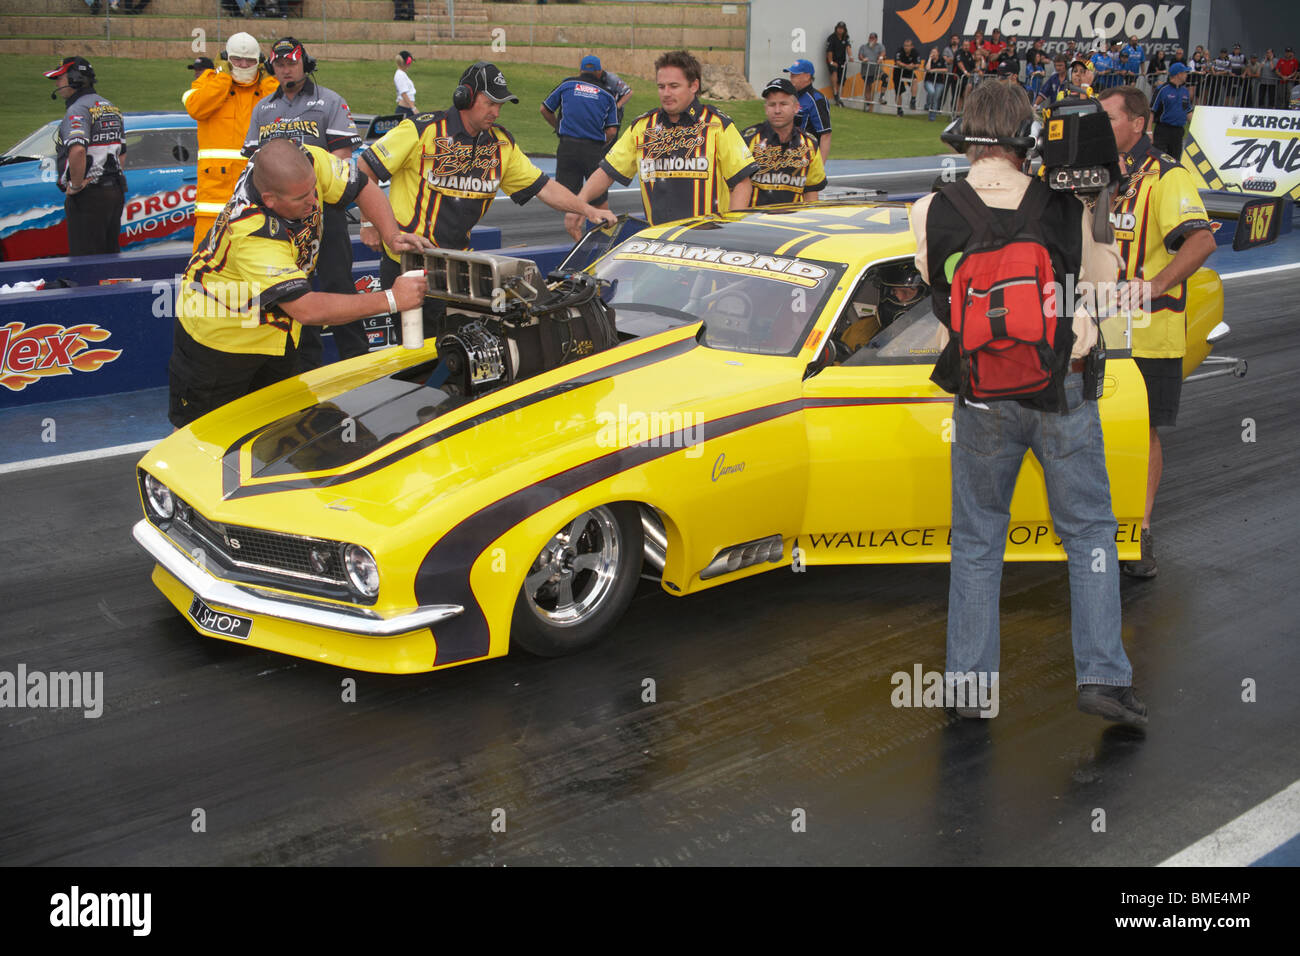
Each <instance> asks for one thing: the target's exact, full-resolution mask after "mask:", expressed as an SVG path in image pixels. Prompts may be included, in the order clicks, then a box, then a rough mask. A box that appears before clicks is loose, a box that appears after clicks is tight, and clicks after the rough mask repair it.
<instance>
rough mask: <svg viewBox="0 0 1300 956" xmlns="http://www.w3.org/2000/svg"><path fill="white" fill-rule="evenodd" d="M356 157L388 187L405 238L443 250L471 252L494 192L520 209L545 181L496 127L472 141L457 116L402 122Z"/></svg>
mask: <svg viewBox="0 0 1300 956" xmlns="http://www.w3.org/2000/svg"><path fill="white" fill-rule="evenodd" d="M361 158H362V159H363V160H365V161H366V163H368V164H369V166H370V168H371V169H373V170H374V171H375V174H376V175H377V176H379V178H380V179H385V178H387V179H389V180H391V182H390V185H389V187H388V201H389V202H390V203H392V206H393V214H394V215H395V216H396V217H397V223H398V225H399V226H401V228H402V231H403V232H414V233H419V234H420V235H422V236H425V237H426V238H428V239H429V240H430V241H432V242H433V244H434V245H435V246H439V247H441V248H443V249H468V248H469V231H470V229H472V228H473V227H474V225H475V223H477V222H478V221H479V220H480V219H482V218H483V214H484V213H486V212H487V210H488V206H490V205H492V200H493V199H494V198H495V197H496V194H497V190H498V189H502V190H504V191H505V193H506V195H508V196H509V197H510V198H511V199H513V200H514V201H515V202H517V203H519V204H520V205H521V206H522V205H523V204H524V203H526V202H528V200H530V199H532V198H533V197H534V196H536V195H537V194H538V193H539V192H540V191H541V189H542V187H543V186H545V185H546V184H547V183H548V182H549V181H550V177H549V176H547V175H546V174H545V173H544V172H542V171H541V170H540V169H538V168H537V167H536V166H534V165H533V164H532V161H531V160H529V158H528V157H527V156H525V155H524V151H523V150H522V149H520V148H519V147H518V146H517V145H516V144H515V138H514V137H513V136H511V135H510V134H509V133H508V132H507V131H506V130H505V129H503V128H502V127H500V126H497V125H495V124H493V126H492V127H491V128H490V129H486V130H484V131H483V132H481V133H479V134H478V136H471V135H470V134H469V133H468V132H466V130H465V127H464V125H463V124H462V123H461V121H460V111H459V110H454V109H452V110H447V111H446V112H438V113H421V114H420V115H419V116H416V117H415V118H413V119H405V120H402V122H400V123H398V124H397V126H395V127H394V128H393V129H392V130H390V131H389V132H388V133H387V134H385V135H384V136H383V137H382V138H381V139H380V140H378V141H377V142H375V143H374V144H373V145H371V146H370V147H369V148H368V149H366V150H365V151H364V152H362V154H361ZM388 254H389V256H391V257H392V258H394V259H399V258H400V257H399V255H397V254H395V253H394V252H393V251H392V250H391V249H389V250H388Z"/></svg>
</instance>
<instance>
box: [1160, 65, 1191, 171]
mask: <svg viewBox="0 0 1300 956" xmlns="http://www.w3.org/2000/svg"><path fill="white" fill-rule="evenodd" d="M1191 109H1192V91H1191V90H1189V89H1188V88H1187V66H1186V64H1183V63H1172V64H1170V66H1169V82H1167V83H1164V84H1162V85H1161V86H1160V88H1159V89H1158V90H1156V92H1155V95H1153V96H1152V97H1151V114H1152V115H1153V116H1154V117H1155V121H1156V125H1155V129H1154V130H1152V131H1151V142H1152V144H1153V145H1154V146H1155V147H1156V149H1158V150H1160V151H1161V152H1163V153H1168V154H1169V155H1170V156H1172V157H1173V158H1174V159H1176V160H1182V158H1183V133H1184V132H1185V131H1186V127H1187V120H1188V113H1190V112H1191Z"/></svg>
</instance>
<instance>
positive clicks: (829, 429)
mask: <svg viewBox="0 0 1300 956" xmlns="http://www.w3.org/2000/svg"><path fill="white" fill-rule="evenodd" d="M905 261H907V260H897V262H900V263H901V262H905ZM873 269H874V267H873ZM872 271H873V270H868V274H867V275H865V276H864V277H863V278H862V280H861V281H860V282H859V283H858V287H857V288H856V289H855V290H854V291H853V292H852V293H851V294H850V295H849V296H848V297H847V298H846V299H845V301H844V303H843V307H842V309H841V314H840V316H839V317H838V318H837V320H836V322H835V324H834V325H833V326H832V329H831V336H832V341H831V342H830V343H828V344H829V345H830V351H829V352H827V351H826V350H823V354H824V355H827V356H828V357H829V359H830V360H829V361H828V362H827V363H826V364H825V365H824V366H823V367H821V368H820V369H819V370H817V371H816V372H815V373H814V374H812V375H811V376H809V377H808V378H807V379H806V380H805V381H804V405H805V418H806V423H807V436H808V455H809V500H808V507H807V513H806V519H805V525H804V527H805V530H806V532H807V533H806V534H805V535H803V536H802V537H801V539H800V542H799V546H800V548H801V549H802V552H803V558H804V560H805V562H807V563H809V564H857V563H874V562H896V561H937V560H946V559H947V553H948V537H947V536H948V527H949V525H950V523H951V520H950V519H951V512H952V506H951V481H950V474H949V444H948V443H949V442H950V441H951V437H952V396H950V395H948V394H947V393H946V392H944V391H943V390H942V389H940V388H939V387H938V386H936V385H935V384H934V383H933V382H931V381H930V371H931V369H932V368H933V366H934V362H935V359H936V358H937V357H938V353H939V350H940V348H941V347H942V343H943V338H942V334H943V329H942V326H941V325H940V324H939V322H938V320H937V319H936V318H935V317H934V313H933V310H931V309H930V307H929V300H928V296H924V297H921V298H918V299H917V300H916V302H915V303H914V304H913V305H912V306H911V308H906V309H901V310H898V311H891V312H890V313H889V314H888V315H887V319H888V322H887V324H886V325H884V326H883V327H876V328H875V330H874V331H872V329H873V322H875V321H878V318H879V313H878V310H879V307H880V303H879V301H878V300H877V301H873V298H874V297H873V295H872V294H871V286H872V284H873V280H872ZM873 314H874V315H875V319H873ZM864 324H865V325H866V327H867V329H868V332H870V333H871V334H870V337H869V340H867V341H866V342H865V344H862V342H861V341H859V340H855V339H854V338H853V335H854V333H855V331H856V333H857V334H858V335H859V336H864V333H862V332H861V329H862V327H863V325H864ZM846 339H847V340H848V342H849V343H850V344H847V345H846V344H845V340H846ZM855 345H856V346H857V347H856V349H854V348H853V346H855Z"/></svg>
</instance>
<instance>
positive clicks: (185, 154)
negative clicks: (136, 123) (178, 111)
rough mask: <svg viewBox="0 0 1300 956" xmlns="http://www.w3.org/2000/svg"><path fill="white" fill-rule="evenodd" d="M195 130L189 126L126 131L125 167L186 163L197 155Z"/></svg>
mask: <svg viewBox="0 0 1300 956" xmlns="http://www.w3.org/2000/svg"><path fill="white" fill-rule="evenodd" d="M198 151H199V140H198V133H197V132H196V131H195V130H192V129H138V130H127V133H126V162H125V163H124V166H125V167H126V169H127V170H128V171H129V170H132V169H163V168H166V167H174V166H188V165H190V164H192V163H194V162H195V161H196V159H197V156H198Z"/></svg>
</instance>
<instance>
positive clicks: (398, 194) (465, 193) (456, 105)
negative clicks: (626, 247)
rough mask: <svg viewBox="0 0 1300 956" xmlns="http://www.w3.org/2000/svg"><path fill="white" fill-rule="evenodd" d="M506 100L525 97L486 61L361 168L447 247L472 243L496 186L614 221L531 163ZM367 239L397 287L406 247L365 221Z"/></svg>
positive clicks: (374, 148) (380, 145)
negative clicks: (505, 109) (444, 105)
mask: <svg viewBox="0 0 1300 956" xmlns="http://www.w3.org/2000/svg"><path fill="white" fill-rule="evenodd" d="M506 102H510V103H518V102H519V97H517V96H515V95H514V94H513V93H511V92H510V89H509V87H507V86H506V78H505V76H504V74H502V72H501V71H500V70H499V69H497V68H496V66H494V65H493V64H491V63H484V62H481V61H480V62H478V63H475V64H473V65H471V66H470V67H469V68H468V69H467V70H465V72H464V73H462V74H461V77H460V85H459V86H457V87H456V90H455V92H454V93H453V94H452V108H451V109H448V110H439V111H437V112H434V113H421V114H419V115H418V116H416V117H414V118H413V119H404V120H402V122H400V123H398V124H397V126H396V127H394V128H393V129H392V130H391V131H390V132H388V133H387V134H385V135H384V136H383V137H382V138H380V139H379V140H378V141H376V142H375V143H373V144H371V145H370V146H369V147H367V148H366V149H365V151H363V152H362V153H361V154H360V156H358V158H357V169H358V170H359V171H360V172H361V173H363V174H364V175H366V176H367V177H369V178H370V180H371V182H379V181H381V180H384V179H387V180H389V181H390V185H389V189H388V198H389V201H390V202H391V203H392V205H393V212H394V214H395V215H396V217H397V222H398V225H399V226H400V227H401V229H402V231H403V232H409V233H415V234H418V235H422V236H424V237H425V238H427V239H430V240H432V242H433V244H434V245H435V246H438V247H440V248H443V249H468V248H469V234H470V230H471V229H472V228H473V227H474V224H475V223H477V222H478V221H479V219H481V218H482V217H483V214H484V213H486V212H487V210H488V207H489V206H490V205H492V200H493V198H495V196H496V194H497V190H498V189H502V190H504V191H505V193H506V195H508V196H509V197H510V198H511V199H513V200H514V201H515V202H516V203H518V204H519V205H521V206H522V205H523V204H524V203H526V202H528V200H530V199H532V198H533V197H534V196H536V197H538V198H539V199H541V201H542V202H544V203H546V205H548V206H550V207H551V208H552V209H558V210H560V211H561V212H566V213H574V214H576V215H579V216H582V217H583V218H585V219H588V220H590V221H592V222H614V221H615V219H616V217H615V215H614V214H613V213H612V212H610V211H609V210H608V209H596V208H594V207H593V206H591V205H590V204H589V203H586V202H581V201H579V200H578V198H577V197H576V196H574V195H573V193H571V192H570V191H569V190H568V189H566V188H565V187H564V186H561V185H560V184H559V183H558V182H555V181H554V180H552V179H551V178H550V177H549V176H547V175H546V174H545V173H543V172H542V171H541V170H540V169H538V168H537V167H536V166H534V165H533V164H532V162H531V161H530V160H529V159H528V157H527V156H525V155H524V151H523V150H522V149H520V148H519V146H518V145H517V144H516V143H515V138H514V137H513V136H511V135H510V133H509V132H507V131H506V129H505V128H504V127H502V126H498V125H497V123H496V120H497V117H498V116H500V114H501V104H502V103H506ZM361 241H362V242H364V243H365V244H366V245H367V246H369V247H370V248H371V249H375V250H379V249H381V248H382V249H383V253H384V254H383V256H382V257H381V259H380V263H379V281H380V285H381V286H382V287H383V288H385V289H388V288H391V287H392V285H393V281H394V280H395V279H396V278H397V276H398V273H399V270H400V266H399V264H398V263H399V260H400V258H401V257H400V255H398V254H397V253H396V252H395V251H394V250H393V248H392V247H391V246H390V245H388V244H387V243H384V244H383V245H382V247H381V244H380V237H379V235H378V233H377V232H376V231H375V229H374V228H373V227H372V226H371V225H370V224H369V223H362V229H361ZM445 312H446V304H445V303H444V302H442V301H441V300H439V299H433V298H430V299H426V300H425V303H424V326H425V337H426V338H436V337H437V336H438V335H440V334H441V333H442V332H443V331H444V328H443V326H444V322H443V316H444V313H445Z"/></svg>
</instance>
